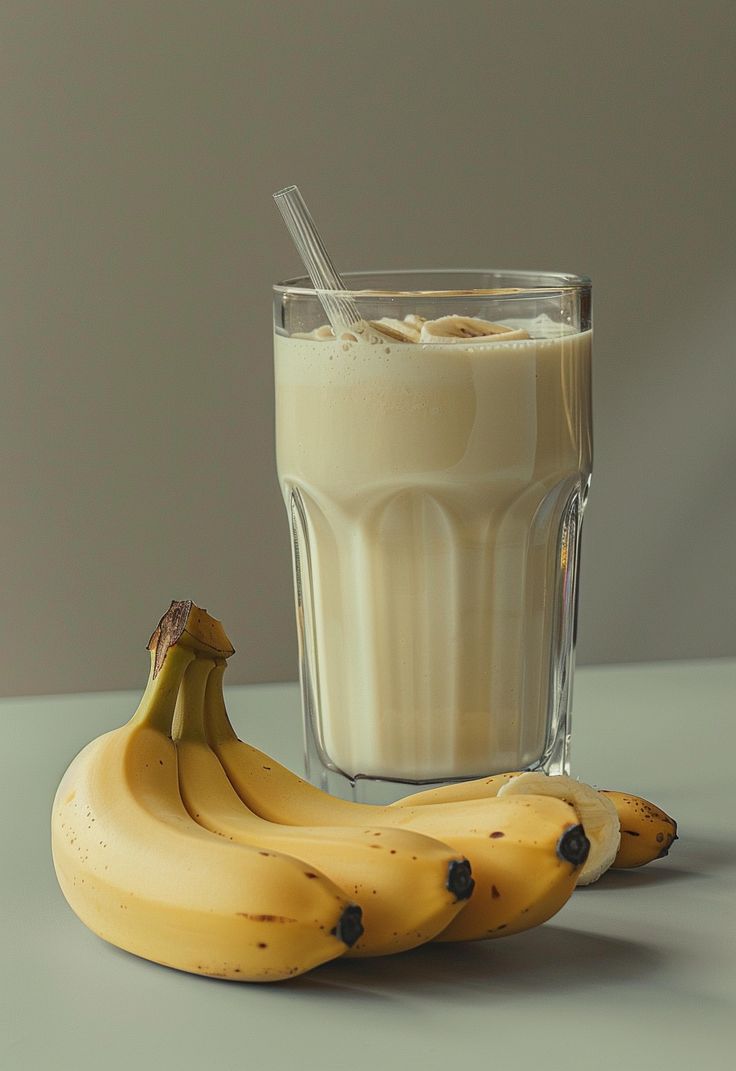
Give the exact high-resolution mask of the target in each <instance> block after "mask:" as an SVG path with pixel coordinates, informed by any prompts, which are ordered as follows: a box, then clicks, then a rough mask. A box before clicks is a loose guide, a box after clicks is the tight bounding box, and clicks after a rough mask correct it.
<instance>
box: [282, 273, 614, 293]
mask: <svg viewBox="0 0 736 1071" xmlns="http://www.w3.org/2000/svg"><path fill="white" fill-rule="evenodd" d="M438 275H439V276H447V277H448V278H450V279H451V278H452V276H473V275H477V276H481V275H485V276H497V277H498V278H499V281H500V280H503V279H504V278H505V279H506V280H507V281H508V282H509V283H511V281H512V280H516V281H517V282H519V283H521V284H522V285H509V286H500V285H499V286H498V287H495V288H491V289H489V288H487V287H470V288H467V287H464V288H462V289H452V288H451V289H447V288H444V289H430V290H424V289H423V290H417V289H414V288H413V289H410V290H396V289H393V288H391V287H385V288H382V289H380V290H379V289H374V288H369V289H365V288H361V289H353V288H352V287H350V288H348V291H347V292H348V293H350V294H353V295H354V296H356V297H361V296H362V297H369V296H374V297H401V296H407V297H408V296H412V295H421V296H423V297H428V298H431V297H442V298H448V297H455V296H456V297H483V298H488V297H494V296H496V297H506V298H513V297H515V296H516V295H518V294H547V293H558V292H559V291H561V290H568V291H575V290H578V291H582V290H589V289H590V288H591V287H592V285H593V284H592V280H591V278H590V277H589V276H587V275H576V274H573V273H569V272H553V271H519V270H516V269H513V268H394V269H390V268H388V269H382V270H380V271H348V272H343V273H342V277H343V279H344V280H346V281H349V282H352V281H356V282H359V281H360V280H361V279H373V280H375V279H377V278H378V279H380V278H381V277H389V278H394V279H395V278H396V277H397V276H398V277H400V276H407V277H408V276H414V277H420V278H421V276H438ZM542 280H544V282H543V283H542V285H540V282H541V281H542ZM305 284H308V285H305ZM535 284H536V285H535ZM273 292H274V293H275V294H284V295H286V294H293V295H298V296H301V297H317V296H318V295H319V294H336V295H339V294H344V293H345V291H344V290H328V289H321V288H318V287H315V286H313V285H311V280H310V279H309V277H308V276H307V275H298V276H295V277H294V278H292V279H285V280H284V281H283V282H280V283H274V284H273Z"/></svg>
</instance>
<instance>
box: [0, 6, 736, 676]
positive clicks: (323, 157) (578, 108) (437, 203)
mask: <svg viewBox="0 0 736 1071" xmlns="http://www.w3.org/2000/svg"><path fill="white" fill-rule="evenodd" d="M735 10H736V9H735V8H734V5H733V4H732V3H731V2H730V0H724V2H723V3H720V2H714V0H710V2H702V0H699V2H698V3H697V4H696V3H694V2H693V3H687V4H685V3H678V2H660V0H645V2H643V3H642V2H638V3H627V2H625V3H621V2H616V3H608V2H602V0H586V2H552V0H515V2H507V3H499V2H495V0H478V2H475V0H472V2H471V0H453V3H451V4H448V3H446V2H442V3H439V2H433V0H425V2H417V0H394V2H387V0H371V2H370V3H352V2H347V3H346V2H344V0H343V2H341V3H337V2H335V3H332V2H312V3H310V2H306V3H299V4H297V3H296V2H294V3H288V4H286V3H273V4H261V3H250V2H244V0H241V2H232V0H227V2H225V0H219V2H213V3H209V4H205V3H199V2H184V0H171V2H163V0H155V2H151V0H147V2H136V0H126V2H125V3H117V2H94V3H92V2H79V0H64V2H63V3H58V2H57V0H38V2H33V0H30V2H24V3H19V2H13V0H3V3H2V5H1V7H0V19H1V20H2V27H1V29H0V48H1V49H2V59H1V64H2V69H3V74H4V82H5V85H4V88H3V92H2V95H0V109H1V111H2V146H3V150H2V157H3V183H4V187H5V188H4V189H3V190H2V192H1V194H0V204H2V212H3V217H4V226H3V237H2V241H0V260H1V262H2V280H3V281H2V287H1V292H2V315H1V316H0V331H1V334H2V340H1V345H2V349H1V350H0V353H1V354H2V356H1V357H0V362H1V367H2V381H1V382H2V387H1V389H0V437H1V440H2V441H1V443H0V458H1V459H2V460H1V467H0V473H1V475H0V480H1V481H2V487H1V490H2V498H1V506H0V509H1V512H0V538H1V540H2V544H1V546H0V585H1V590H2V612H1V618H2V620H1V622H0V628H2V630H3V633H4V635H3V639H2V655H1V658H0V693H2V694H16V693H31V692H34V693H35V692H56V691H59V692H63V691H77V690H94V689H108V688H122V687H134V686H136V685H137V684H140V683H142V681H143V679H144V676H145V672H146V661H145V655H144V652H143V646H144V644H145V641H146V639H147V637H148V634H149V632H150V630H151V629H152V627H153V625H154V624H155V622H156V620H157V619H158V617H159V616H160V614H161V613H162V612H163V610H164V609H165V607H166V606H167V605H168V602H169V600H170V599H171V598H186V597H191V598H194V599H195V601H197V602H199V603H200V604H201V605H205V606H207V607H208V608H209V609H210V610H211V611H212V612H213V613H214V614H216V615H217V616H218V617H220V618H221V619H222V620H223V621H224V623H225V625H226V627H227V629H228V631H229V633H230V634H231V637H232V639H233V641H234V642H235V645H236V647H237V648H238V652H239V653H238V656H237V657H236V658H234V659H233V662H232V668H231V670H230V681H231V683H236V682H242V681H263V680H286V679H291V678H294V677H295V676H296V658H295V643H294V639H293V620H292V608H291V598H292V596H291V579H290V562H289V550H288V541H287V528H286V522H285V516H283V515H282V511H283V506H282V503H281V500H280V498H279V493H278V489H277V485H276V479H275V473H274V454H273V445H272V440H273V417H272V372H271V355H270V295H269V288H270V284H271V282H272V281H274V280H276V279H279V278H284V277H286V276H288V275H290V274H294V273H296V272H297V271H298V268H299V265H298V262H297V260H296V256H295V253H294V252H293V250H292V248H291V246H290V243H289V239H288V237H287V235H286V233H285V230H284V228H283V226H282V224H281V222H280V219H279V218H278V215H277V213H276V210H275V208H274V207H273V206H272V203H271V199H270V198H271V192H272V191H273V190H274V189H276V188H278V187H280V186H283V185H286V184H287V183H289V182H298V183H299V184H300V186H301V188H302V190H303V192H304V193H305V195H306V196H307V198H308V200H309V201H310V203H311V205H312V207H313V211H314V213H315V215H316V217H317V218H318V220H319V221H320V222H321V224H322V226H323V228H324V231H325V233H326V236H327V239H328V241H329V244H330V246H331V247H332V249H333V250H334V255H335V259H336V261H337V263H338V264H339V265H341V266H342V267H343V268H345V269H346V270H347V269H348V268H373V267H379V266H383V267H414V266H508V267H529V268H550V269H561V270H568V271H580V272H587V273H589V274H591V275H592V276H593V278H594V283H595V288H596V305H595V311H596V344H595V385H594V392H595V397H594V404H595V450H596V459H595V474H594V481H593V490H592V494H591V499H590V504H589V508H588V513H587V517H586V529H585V535H584V551H583V569H582V596H581V610H580V643H579V660H580V661H582V662H607V661H627V660H629V661H631V660H634V661H636V660H645V659H672V658H683V657H700V656H719V655H733V654H736V642H735V641H734V610H733V608H734V606H735V605H736V580H735V577H736V570H735V569H734V547H735V546H736V538H735V537H736V506H735V496H734V476H733V474H734V470H735V469H736V436H735V434H734V409H735V401H736V362H735V361H734V344H733V339H734V337H735V333H734V320H733V307H734V284H735V283H736V265H735V263H734V238H735V237H736V236H735V234H734V202H733V195H734V187H733V178H734V171H735V166H734V165H735V164H736V159H735V158H734V156H735V154H734V136H733V132H734V119H735V118H736V115H735V114H734V112H735V111H736V109H735V108H734V100H736V95H735V90H736V86H735V85H734V77H733V57H734V45H735V43H736V17H735V14H734V13H735Z"/></svg>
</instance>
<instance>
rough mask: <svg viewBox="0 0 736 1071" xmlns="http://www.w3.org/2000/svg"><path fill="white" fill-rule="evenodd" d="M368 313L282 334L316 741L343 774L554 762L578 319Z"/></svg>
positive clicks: (577, 444)
mask: <svg viewBox="0 0 736 1071" xmlns="http://www.w3.org/2000/svg"><path fill="white" fill-rule="evenodd" d="M358 300H359V298H358ZM454 307H457V306H454ZM527 307H530V310H531V311H532V312H534V311H536V310H535V307H534V305H531V306H526V307H525V308H527ZM373 329H374V333H373V336H372V340H370V341H366V340H365V338H363V337H352V336H350V335H347V336H345V337H342V338H335V337H334V334H333V332H332V331H331V330H330V329H329V328H322V329H316V330H311V331H308V332H292V333H288V331H285V330H283V329H280V330H277V332H276V338H275V381H276V427H277V462H278V472H279V479H280V483H281V488H282V492H283V495H284V499H285V501H286V505H287V510H288V513H289V518H290V525H291V529H292V541H293V548H294V567H295V582H296V588H297V615H298V618H299V621H298V624H299V636H300V657H301V670H302V688H303V694H304V695H305V696H306V700H305V702H307V703H308V705H309V707H310V717H311V718H312V721H313V729H314V732H315V736H316V740H317V745H318V748H319V750H320V753H321V760H322V761H323V763H324V764H325V765H326V766H327V767H329V768H330V769H332V770H335V771H338V772H340V773H342V774H343V775H345V776H346V777H347V778H349V779H351V780H353V779H355V778H359V777H367V778H378V779H385V780H392V779H395V780H400V781H412V782H433V781H441V780H450V779H455V778H464V777H473V776H482V775H484V774H492V773H494V772H499V771H505V770H517V769H524V768H530V767H535V766H540V765H541V766H543V767H544V768H548V765H545V764H546V763H547V761H548V759H549V756H550V754H551V749H552V748H553V747H554V746H555V745H554V737H555V734H558V735H559V732H561V731H562V732H563V733H564V726H563V727H562V729H561V728H560V726H561V722H560V719H561V718H562V719H563V721H564V718H565V716H566V710H565V709H563V708H565V704H566V702H567V698H566V696H567V692H566V688H567V679H568V677H569V675H570V674H571V672H572V662H571V653H570V652H571V648H572V645H573V630H574V614H575V610H574V601H575V598H574V597H575V572H576V559H577V546H578V539H579V529H580V518H581V515H582V510H583V506H584V502H585V496H586V493H587V487H588V480H589V477H590V471H591V433H590V424H591V415H590V406H591V399H590V391H591V383H590V352H591V332H590V330H589V329H587V325H586V323H585V322H583V321H578V322H577V323H571V322H569V318H566V319H565V318H563V317H557V318H555V317H554V316H550V315H547V314H546V313H545V314H542V315H531V316H529V315H526V316H524V317H519V316H516V317H510V316H506V317H505V318H504V320H503V321H502V322H497V321H496V320H495V319H494V320H492V321H486V320H484V319H483V318H481V317H478V316H465V315H440V314H439V311H438V314H437V315H436V316H435V318H434V319H430V318H428V317H426V316H419V315H411V314H407V315H406V316H402V317H396V318H394V317H378V318H377V319H376V320H375V321H373Z"/></svg>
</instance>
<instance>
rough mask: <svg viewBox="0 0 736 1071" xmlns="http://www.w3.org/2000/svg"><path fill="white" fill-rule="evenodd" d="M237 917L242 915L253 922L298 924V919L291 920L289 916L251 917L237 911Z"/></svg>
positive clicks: (246, 913) (245, 912)
mask: <svg viewBox="0 0 736 1071" xmlns="http://www.w3.org/2000/svg"><path fill="white" fill-rule="evenodd" d="M235 914H236V915H240V916H241V917H242V918H244V919H250V920H251V921H252V922H296V921H297V920H296V919H292V918H289V916H288V915H251V914H249V913H248V912H247V911H236V912H235Z"/></svg>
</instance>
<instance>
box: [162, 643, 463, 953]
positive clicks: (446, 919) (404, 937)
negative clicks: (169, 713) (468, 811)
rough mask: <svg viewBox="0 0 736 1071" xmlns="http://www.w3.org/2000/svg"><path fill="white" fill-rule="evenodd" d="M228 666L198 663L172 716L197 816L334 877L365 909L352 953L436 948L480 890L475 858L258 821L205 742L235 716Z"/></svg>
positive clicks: (237, 839)
mask: <svg viewBox="0 0 736 1071" xmlns="http://www.w3.org/2000/svg"><path fill="white" fill-rule="evenodd" d="M224 670H225V662H224V661H221V662H220V663H219V664H217V665H216V664H215V662H214V661H212V660H208V659H203V658H197V659H196V660H195V661H193V662H192V663H190V665H189V666H188V667H187V670H186V672H185V674H184V679H183V681H182V684H181V687H180V690H179V699H178V702H177V708H176V713H175V717H174V737H175V740H176V749H177V756H178V772H179V788H180V791H181V797H182V800H183V801H184V805H185V807H186V808H187V811H188V812H189V814H190V815H191V817H192V818H193V819H194V820H195V821H196V822H198V823H199V825H201V826H204V827H205V828H206V829H208V830H210V831H211V832H212V833H216V834H219V836H221V837H223V838H225V839H227V840H228V841H231V842H234V843H238V844H247V845H250V846H251V847H254V848H258V849H265V850H266V851H267V852H270V851H281V852H287V853H288V854H289V855H293V856H296V857H298V858H299V859H301V860H302V861H303V862H304V863H305V864H306V866H305V870H306V872H307V873H309V872H310V868H312V867H314V868H315V871H318V872H319V873H321V874H326V875H327V876H328V877H329V878H331V879H332V880H333V881H334V882H335V883H336V884H337V885H339V886H340V887H341V888H343V889H345V890H346V891H347V892H348V893H349V894H350V896H354V897H355V898H356V900H358V901H359V902H360V903H361V904H362V905H363V922H364V924H365V932H364V933H363V935H362V936H361V937H360V938H359V939H358V941H356V943H355V944H354V945H353V947H352V948H351V949H350V950H349V953H348V954H350V955H358V956H367V955H379V954H386V953H391V952H401V951H404V950H405V949H408V948H414V947H416V945H418V944H422V943H423V942H424V941H428V940H430V939H431V938H433V937H435V936H436V935H437V934H438V933H440V932H441V931H442V930H444V929H445V928H446V927H447V926H448V925H449V923H450V922H451V921H452V920H453V919H454V918H455V916H456V915H457V914H458V912H459V911H460V909H461V908H463V906H464V902H465V901H466V900H467V899H468V897H469V896H470V894H471V892H472V890H473V880H472V878H471V876H470V867H469V864H468V863H467V861H466V860H465V859H463V858H461V857H460V856H458V854H457V853H456V852H454V851H452V849H450V848H448V847H447V846H446V845H444V844H440V843H438V842H437V841H436V840H434V839H430V837H427V836H422V835H421V834H419V833H416V832H412V831H409V830H406V831H404V830H397V829H388V828H382V827H380V826H377V825H375V824H370V825H363V826H360V827H355V828H352V827H350V828H348V827H339V826H338V827H331V826H328V825H320V826H317V827H312V828H310V827H305V826H300V827H296V826H290V825H282V824H279V823H274V822H269V821H266V820H265V819H263V818H260V817H259V816H258V815H257V814H255V813H254V812H253V811H252V810H250V808H249V807H248V806H246V804H245V803H244V802H243V801H242V800H241V798H240V797H239V796H238V794H237V793H236V791H235V789H234V788H233V786H232V785H231V783H230V781H229V780H228V777H227V774H226V772H225V770H224V769H223V767H222V766H221V765H220V761H219V759H218V757H217V755H216V754H215V752H214V751H212V750H211V749H210V746H209V744H208V743H207V739H206V737H205V717H206V716H211V717H212V718H213V719H214V718H217V717H218V716H219V717H223V716H224V717H227V714H223V712H224V698H223V693H222V677H223V672H224Z"/></svg>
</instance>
